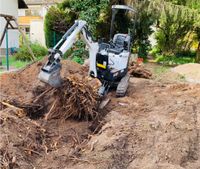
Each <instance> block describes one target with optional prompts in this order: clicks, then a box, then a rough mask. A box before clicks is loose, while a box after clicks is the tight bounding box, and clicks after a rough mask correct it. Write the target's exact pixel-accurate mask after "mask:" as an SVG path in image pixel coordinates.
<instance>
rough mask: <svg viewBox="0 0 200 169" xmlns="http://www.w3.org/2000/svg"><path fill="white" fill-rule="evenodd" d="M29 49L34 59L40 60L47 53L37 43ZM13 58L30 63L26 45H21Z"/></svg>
mask: <svg viewBox="0 0 200 169" xmlns="http://www.w3.org/2000/svg"><path fill="white" fill-rule="evenodd" d="M30 47H31V49H32V51H33V53H34V55H35V57H36V58H41V57H43V56H45V55H47V53H48V51H47V49H46V48H45V47H43V46H42V45H40V44H39V43H32V44H31V45H30ZM14 56H15V58H16V59H17V60H21V61H30V58H31V54H30V52H29V50H28V47H27V46H26V45H23V46H22V47H21V48H20V49H19V50H18V52H17V53H16V54H15V55H14Z"/></svg>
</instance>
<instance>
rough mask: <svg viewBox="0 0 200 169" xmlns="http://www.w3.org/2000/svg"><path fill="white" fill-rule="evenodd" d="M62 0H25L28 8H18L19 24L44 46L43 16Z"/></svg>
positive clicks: (29, 35) (31, 37)
mask: <svg viewBox="0 0 200 169" xmlns="http://www.w3.org/2000/svg"><path fill="white" fill-rule="evenodd" d="M60 1H62V0H25V2H26V4H27V5H28V9H19V25H20V27H21V28H22V29H23V30H24V32H25V33H26V34H27V36H28V37H29V38H30V40H31V42H38V43H40V44H42V45H44V46H45V36H44V18H45V15H46V13H47V11H48V9H49V8H50V7H51V6H52V5H55V4H56V3H57V2H60Z"/></svg>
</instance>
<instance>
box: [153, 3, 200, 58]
mask: <svg viewBox="0 0 200 169" xmlns="http://www.w3.org/2000/svg"><path fill="white" fill-rule="evenodd" d="M180 2H182V3H181V4H183V2H185V3H186V2H187V1H176V3H180ZM155 11H156V13H157V18H158V19H157V28H158V34H157V40H158V46H159V47H160V48H161V49H162V51H163V53H172V54H173V53H175V52H177V51H179V50H182V45H183V39H184V37H185V36H186V35H187V34H188V32H189V31H192V30H193V28H194V24H195V22H196V20H197V18H198V17H197V16H198V15H199V13H198V12H197V11H196V10H194V9H191V8H189V7H187V6H183V5H175V4H173V1H172V2H169V1H168V2H167V1H164V0H161V1H158V0H153V1H151V3H150V12H154V13H155Z"/></svg>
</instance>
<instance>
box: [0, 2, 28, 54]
mask: <svg viewBox="0 0 200 169" xmlns="http://www.w3.org/2000/svg"><path fill="white" fill-rule="evenodd" d="M19 8H27V6H26V4H25V2H24V1H23V0H0V14H4V15H12V16H14V17H15V18H18V9H19ZM12 24H13V23H12ZM0 25H1V26H0V36H2V34H3V31H4V28H5V26H6V20H5V19H4V18H2V17H0ZM13 25H14V24H13ZM8 47H9V48H19V31H18V30H12V29H9V30H8ZM5 48H6V37H4V40H3V42H2V44H1V46H0V50H1V54H2V53H4V51H5Z"/></svg>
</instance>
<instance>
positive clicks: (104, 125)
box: [0, 62, 200, 169]
mask: <svg viewBox="0 0 200 169" xmlns="http://www.w3.org/2000/svg"><path fill="white" fill-rule="evenodd" d="M73 64H75V63H73V62H66V63H64V64H63V70H62V75H64V74H65V75H70V74H73V75H76V76H77V77H79V78H81V79H82V76H81V75H82V74H84V73H85V71H84V69H85V68H83V67H81V66H79V65H77V64H75V65H73ZM40 65H41V63H36V64H34V65H32V66H30V67H29V68H27V69H25V70H24V71H23V72H21V73H11V74H6V75H3V77H2V76H1V82H3V83H2V84H1V92H0V94H1V98H2V99H7V100H8V99H12V100H13V99H15V100H18V101H21V102H23V103H24V102H25V101H27V100H31V99H33V98H35V97H36V96H38V95H39V94H41V93H42V92H43V91H44V88H46V86H44V84H42V83H41V82H39V81H38V80H36V77H37V74H38V71H39V67H40ZM64 71H65V72H64ZM80 74H81V75H80ZM85 74H86V73H85ZM2 80H3V81H2ZM22 80H23V81H22ZM94 83H96V82H91V85H92V86H93V84H94ZM38 86H39V87H38ZM8 96H9V97H8ZM108 97H109V98H110V99H111V101H110V102H109V104H108V105H107V106H106V108H105V110H100V111H99V113H101V114H102V115H104V114H105V116H104V117H102V118H101V120H100V121H95V122H94V121H84V120H74V119H67V120H63V121H62V122H61V121H60V119H51V120H45V119H44V118H43V117H40V118H38V119H35V120H34V119H30V118H29V117H28V116H24V115H23V114H20V113H19V112H20V111H16V109H13V108H12V107H10V108H6V106H5V105H4V106H3V105H1V106H2V108H4V109H3V110H2V111H0V117H1V118H0V125H1V127H0V133H1V138H0V152H1V154H0V159H1V164H0V165H1V168H20V169H23V168H24V169H29V168H30V169H31V168H36V169H40V168H44V169H56V168H65V169H80V168H88V169H106V168H107V169H199V168H200V133H199V132H200V108H199V102H200V85H194V84H186V83H174V84H172V83H163V82H157V81H155V80H154V79H152V80H145V79H138V78H131V82H130V87H129V89H128V93H127V96H126V97H124V98H116V97H115V93H114V92H113V93H110V94H109V95H108ZM52 102H53V101H51V103H52ZM48 103H49V102H48ZM17 110H18V109H17Z"/></svg>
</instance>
